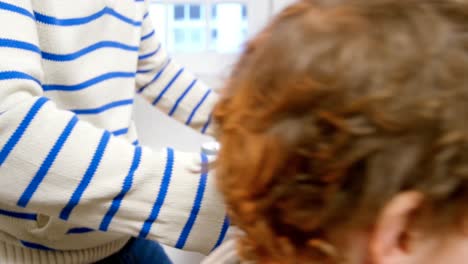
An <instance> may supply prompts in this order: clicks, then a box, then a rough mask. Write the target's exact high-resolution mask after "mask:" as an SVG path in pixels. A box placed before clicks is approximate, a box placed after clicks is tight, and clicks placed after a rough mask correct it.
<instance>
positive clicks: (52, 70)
mask: <svg viewBox="0 0 468 264" xmlns="http://www.w3.org/2000/svg"><path fill="white" fill-rule="evenodd" d="M147 5H148V3H146V2H145V1H141V0H0V179H1V180H0V189H1V191H0V262H1V263H92V262H94V261H97V260H99V259H102V258H104V257H106V256H108V255H110V254H112V253H115V252H116V251H118V250H119V249H120V248H122V247H123V245H124V244H125V243H126V242H127V241H128V239H129V237H130V236H135V237H142V238H148V239H154V240H157V241H159V242H161V243H164V244H167V245H170V246H174V247H177V248H182V249H186V250H191V251H198V252H202V253H207V252H210V251H211V250H212V249H213V248H214V247H215V246H216V245H217V244H219V243H220V242H221V241H222V239H223V236H224V234H225V232H226V229H227V226H228V224H227V220H225V210H224V207H223V205H222V199H221V198H220V196H219V194H218V193H217V192H216V190H215V187H214V185H215V184H214V179H213V177H210V176H209V175H208V173H207V171H206V169H203V168H204V166H203V165H204V164H206V162H207V157H206V156H204V155H203V154H199V153H195V154H193V153H182V152H178V151H175V150H173V149H171V148H167V149H163V150H159V151H153V150H151V149H148V148H145V147H143V146H140V145H139V144H138V141H137V135H136V131H135V127H134V124H133V122H132V116H131V113H132V107H133V99H134V96H135V95H136V94H139V95H141V96H143V97H144V98H146V99H147V100H148V102H149V103H151V104H153V105H154V106H155V107H157V108H159V109H160V110H162V111H164V112H166V113H167V114H168V115H170V116H172V117H174V118H175V119H177V120H179V121H181V122H183V123H185V124H187V125H189V126H191V127H192V128H194V129H196V130H198V131H200V132H202V133H205V132H207V131H208V130H210V111H211V109H212V106H213V104H214V102H215V101H216V94H215V93H213V92H212V90H211V89H209V88H207V87H206V86H204V85H203V84H202V83H200V82H199V81H197V79H195V78H194V76H193V75H191V74H190V73H188V72H187V71H186V70H185V69H184V68H181V67H179V66H178V65H177V64H175V63H174V62H173V61H172V60H171V59H170V57H169V56H168V55H167V53H166V52H165V51H164V49H162V48H161V44H160V43H159V42H158V40H157V33H155V31H154V29H153V28H152V23H151V21H150V18H149V17H148V12H147ZM205 167H206V166H205Z"/></svg>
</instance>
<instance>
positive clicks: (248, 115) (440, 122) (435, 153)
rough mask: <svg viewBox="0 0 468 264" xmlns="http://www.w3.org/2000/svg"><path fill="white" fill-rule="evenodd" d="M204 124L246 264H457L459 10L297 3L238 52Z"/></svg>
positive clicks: (465, 160)
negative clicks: (212, 129)
mask: <svg viewBox="0 0 468 264" xmlns="http://www.w3.org/2000/svg"><path fill="white" fill-rule="evenodd" d="M215 118H216V120H217V122H218V125H219V136H220V142H221V145H222V149H221V152H220V155H219V159H218V168H217V170H218V172H217V173H218V175H219V178H218V179H219V186H220V188H221V190H222V192H223V194H224V196H225V198H226V201H227V203H228V206H229V209H230V216H231V218H232V220H233V222H234V224H236V225H237V226H239V227H240V228H241V229H243V230H244V231H245V232H246V237H245V239H243V240H242V241H241V248H242V252H243V255H244V256H246V257H247V258H255V259H257V261H258V262H260V263H335V262H336V263H340V262H341V261H343V262H346V263H424V264H426V263H465V261H466V260H467V259H468V225H467V223H468V216H467V214H466V213H467V212H468V6H467V5H466V4H463V3H461V1H456V0H439V1H437V0H367V1H366V0H347V1H346V0H342V1H340V0H335V1H330V0H328V1H327V0H323V1H320V0H315V1H314V0H309V1H302V2H299V3H297V4H295V5H293V6H291V7H289V8H288V9H286V10H285V11H284V12H282V13H281V14H280V15H279V16H278V17H277V18H276V19H275V20H274V21H273V22H272V23H271V24H270V25H269V26H268V28H267V29H266V30H265V31H263V32H262V33H260V34H259V35H258V36H257V37H256V38H255V39H253V40H252V41H251V42H250V43H249V44H248V46H247V47H246V51H245V53H244V54H243V56H242V58H241V59H240V61H239V63H238V64H237V66H236V68H235V70H234V72H233V74H232V78H231V80H230V81H229V83H228V85H227V87H226V90H225V96H224V98H223V99H222V100H221V102H220V103H219V105H218V106H217V108H216V111H215ZM463 254H465V256H463ZM460 259H461V260H460Z"/></svg>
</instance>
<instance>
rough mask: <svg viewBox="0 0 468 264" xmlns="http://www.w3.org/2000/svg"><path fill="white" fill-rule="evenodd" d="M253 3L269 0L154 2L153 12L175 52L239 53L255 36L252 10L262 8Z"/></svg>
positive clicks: (172, 0) (151, 6) (159, 29)
mask: <svg viewBox="0 0 468 264" xmlns="http://www.w3.org/2000/svg"><path fill="white" fill-rule="evenodd" d="M253 2H258V3H260V2H264V3H266V2H267V0H255V1H247V0H244V1H242V0H227V1H223V0H209V1H202V0H199V1H195V0H180V1H179V0H176V1H174V0H166V1H161V0H158V1H156V0H154V1H153V2H152V4H151V5H150V12H151V13H152V18H153V20H155V21H154V25H155V28H156V29H157V32H158V33H159V34H158V36H159V39H160V40H161V41H162V42H163V45H165V46H166V48H167V49H168V50H169V51H171V52H178V53H179V52H183V53H194V52H206V51H213V52H221V53H237V52H239V51H240V50H241V49H242V46H243V44H244V43H245V41H246V40H247V38H248V36H249V34H250V33H251V29H252V27H251V26H250V25H249V24H250V23H251V21H250V20H252V19H251V18H249V15H248V14H249V9H251V8H253V6H256V5H258V4H254V3H253ZM257 12H258V11H257ZM262 12H263V13H264V11H263V10H262ZM161 35H164V37H161Z"/></svg>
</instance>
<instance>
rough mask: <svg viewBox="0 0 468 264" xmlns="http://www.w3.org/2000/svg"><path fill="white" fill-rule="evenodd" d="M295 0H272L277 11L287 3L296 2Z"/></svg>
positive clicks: (275, 11)
mask: <svg viewBox="0 0 468 264" xmlns="http://www.w3.org/2000/svg"><path fill="white" fill-rule="evenodd" d="M294 2H295V0H271V4H272V6H273V12H274V13H277V12H279V11H280V10H281V9H283V8H285V7H286V6H287V5H289V4H292V3H294Z"/></svg>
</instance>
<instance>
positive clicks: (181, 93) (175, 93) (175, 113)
mask: <svg viewBox="0 0 468 264" xmlns="http://www.w3.org/2000/svg"><path fill="white" fill-rule="evenodd" d="M146 2H148V1H146ZM146 4H147V5H148V3H146ZM157 37H158V32H156V31H155V30H154V28H153V24H152V22H151V18H150V15H148V13H146V15H145V17H144V20H143V25H142V36H141V42H140V50H139V57H138V58H139V60H138V72H137V76H136V81H137V87H136V88H137V93H140V94H141V95H142V96H143V97H144V98H145V99H147V100H148V101H149V102H150V103H151V104H153V105H154V106H156V107H157V108H158V109H160V110H161V111H163V112H164V113H166V114H168V115H169V116H171V117H173V118H175V119H176V120H178V121H180V122H182V123H185V124H186V125H188V126H190V127H192V128H194V129H195V130H197V131H199V132H201V133H203V134H204V133H208V134H211V132H212V128H211V111H212V108H213V106H214V104H215V102H216V101H217V98H218V96H217V94H216V93H215V92H214V91H213V90H212V89H210V88H208V87H207V86H206V85H205V84H204V83H203V82H202V81H200V80H198V79H197V78H195V77H194V76H193V74H192V73H190V71H188V70H187V69H185V68H184V67H181V66H179V65H178V64H177V63H176V62H174V61H173V60H172V59H171V58H170V56H169V55H168V53H167V52H166V50H165V49H164V48H163V47H162V46H161V43H160V42H159V40H158V38H157Z"/></svg>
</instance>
